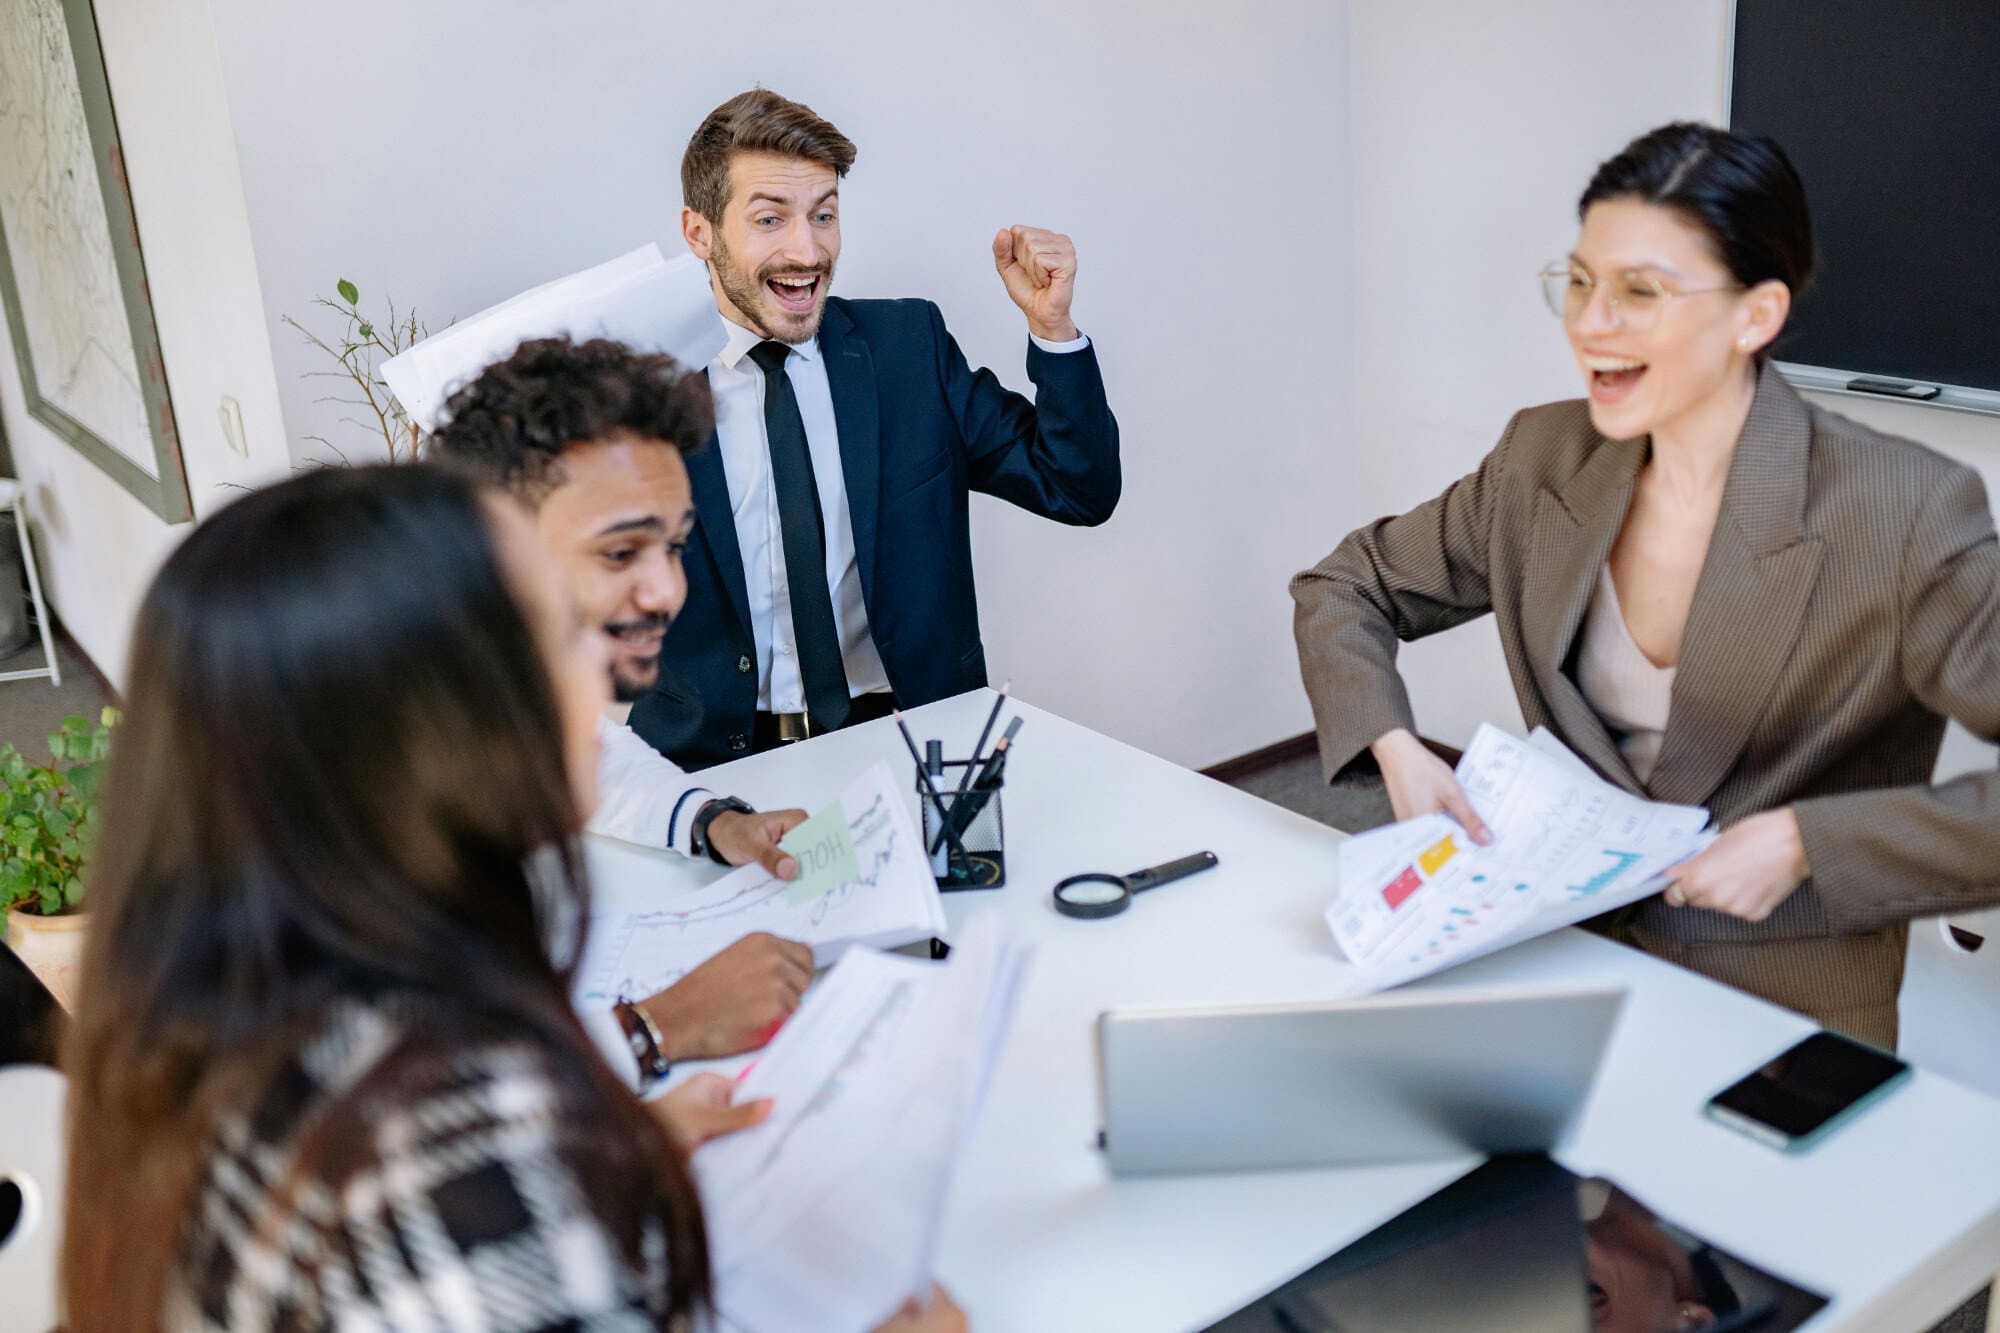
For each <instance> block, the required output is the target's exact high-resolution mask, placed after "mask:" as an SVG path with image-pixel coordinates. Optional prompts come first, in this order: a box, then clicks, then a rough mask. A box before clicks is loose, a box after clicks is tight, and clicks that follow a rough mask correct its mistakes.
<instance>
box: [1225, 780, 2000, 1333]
mask: <svg viewBox="0 0 2000 1333" xmlns="http://www.w3.org/2000/svg"><path fill="white" fill-rule="evenodd" d="M1236 786H1237V787H1239V788H1241V789H1242V790H1244V791H1247V792H1249V793H1250V794H1251V795H1253V796H1261V797H1263V798H1264V799H1265V800H1267V801H1269V802H1271V804H1273V805H1280V806H1283V807H1284V808H1285V809H1287V810H1292V811H1295V812H1297V813H1299V814H1302V815H1305V816H1306V817H1307V818H1309V819H1317V820H1318V821H1319V822H1320V823H1322V824H1331V825H1333V827H1335V828H1337V829H1339V830H1341V831H1342V832H1343V833H1359V832H1361V831H1362V830H1364V829H1371V828H1378V827H1380V826H1381V825H1383V824H1387V823H1389V822H1390V821H1391V820H1392V819H1393V818H1394V815H1393V813H1392V812H1391V811H1390V809H1389V795H1388V793H1387V792H1385V791H1384V790H1383V789H1382V786H1381V784H1380V783H1379V782H1378V783H1374V784H1371V785H1368V786H1356V787H1339V788H1334V787H1329V786H1327V785H1326V782H1325V781H1324V780H1323V779H1322V778H1321V777H1320V772H1319V756H1318V755H1306V756H1304V757H1303V758H1299V759H1290V760H1286V761H1285V762H1283V763H1280V764H1274V765H1272V766H1271V767H1269V768H1267V769H1265V770H1264V771H1262V772H1261V773H1257V774H1254V775H1252V776H1250V777H1248V778H1245V779H1243V780H1242V781H1240V782H1238V783H1237V784H1236ZM1986 1303H1987V1294H1986V1292H1984V1291H1981V1292H1979V1293H1978V1294H1976V1295H1974V1296H1973V1297H1972V1298H1971V1299H1970V1300H1968V1301H1966V1302H1965V1304H1963V1305H1961V1306H1960V1307H1959V1308H1958V1309H1956V1310H1954V1311H1952V1312H1951V1314H1950V1315H1948V1316H1946V1318H1945V1320H1944V1322H1943V1323H1941V1324H1938V1325H1937V1326H1936V1327H1935V1328H1933V1329H1931V1330H1930V1333H1985V1329H1986Z"/></svg>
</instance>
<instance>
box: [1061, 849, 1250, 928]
mask: <svg viewBox="0 0 2000 1333" xmlns="http://www.w3.org/2000/svg"><path fill="white" fill-rule="evenodd" d="M1215 865H1216V860H1215V853H1214V852H1196V853H1195V854H1194V855H1193V856H1183V857H1182V858H1181V859H1180V860H1178V861H1169V862H1167V863H1166V864H1165V865H1159V866H1149V867H1148V868H1147V869H1145V870H1135V871H1133V872H1132V873H1131V874H1129V875H1071V876H1070V877H1069V878H1068V879H1066V880H1063V881H1062V882H1061V883H1059V884H1057V885H1056V893H1055V898H1056V910H1057V911H1058V912H1061V913H1062V914H1063V915H1064V916H1073V917H1077V918H1079V919H1081V920H1084V921H1094V920H1096V919H1097V918H1099V917H1105V916H1117V915H1118V914H1119V913H1120V912H1122V911H1124V910H1125V909H1126V908H1128V907H1130V906H1131V905H1132V895H1133V894H1135V893H1144V892H1145V891H1146V890H1147V889H1157V888H1159V887H1160V886H1161V885H1162V884H1171V883H1173V882H1174V881H1175V880H1177V879H1186V878H1187V877H1188V876H1189V875H1198V874H1200V873H1201V872H1202V871H1204V870H1210V869H1213V868H1214V867H1215Z"/></svg>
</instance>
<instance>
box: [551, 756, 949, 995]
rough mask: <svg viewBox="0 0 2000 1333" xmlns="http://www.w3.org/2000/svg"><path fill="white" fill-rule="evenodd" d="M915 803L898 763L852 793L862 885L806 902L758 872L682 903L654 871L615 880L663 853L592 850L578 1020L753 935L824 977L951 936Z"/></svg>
mask: <svg viewBox="0 0 2000 1333" xmlns="http://www.w3.org/2000/svg"><path fill="white" fill-rule="evenodd" d="M904 800H905V798H904V795H903V793H902V791H901V789H900V788H899V787H898V786H897V785H896V783H895V779H894V778H893V777H892V776H891V775H890V771H889V765H888V764H887V763H886V762H878V763H876V764H875V765H874V766H872V767H871V768H869V769H868V770H867V771H866V772H865V773H863V774H861V775H860V776H859V777H857V778H855V779H854V780H853V781H852V782H850V783H849V784H848V785H847V787H846V789H845V790H844V791H842V792H841V795H840V804H841V808H842V809H844V810H845V811H846V812H847V820H848V831H849V834H850V836H851V837H852V839H853V843H854V854H855V859H856V869H857V872H858V873H857V874H856V875H855V876H854V878H852V879H849V880H843V881H840V882H838V883H833V884H829V885H827V886H826V887H825V888H824V889H823V890H822V891H821V892H819V893H817V894H815V895H812V896H810V897H807V898H805V899H803V900H802V901H798V902H794V901H792V898H793V897H794V895H793V894H792V893H791V888H792V886H791V885H790V884H787V883H786V882H785V881H784V880H781V879H776V878H773V877H772V876H771V875H769V874H767V873H766V872H765V871H764V870H763V869H762V868H761V867H758V866H754V865H752V866H743V867H741V868H740V869H737V870H733V871H731V872H730V873H728V874H727V875H724V876H723V877H722V878H720V879H717V880H714V881H712V882H711V883H708V884H705V885H703V886H702V887H700V888H697V889H687V890H683V891H680V892H675V891H672V890H667V889H662V888H660V887H658V886H657V883H649V882H648V879H649V878H650V877H649V876H648V875H646V874H645V872H644V870H643V869H641V870H639V872H638V873H633V869H632V868H631V867H626V866H622V865H621V866H620V867H619V868H618V872H617V873H614V874H607V873H604V870H605V869H606V868H608V867H609V864H610V863H612V862H617V861H622V860H632V859H637V860H639V861H640V862H641V863H642V865H643V864H644V863H646V862H647V861H649V860H650V858H651V857H653V856H654V855H656V853H653V852H648V851H644V850H642V849H639V848H634V847H628V846H626V845H624V844H620V843H615V842H612V841H609V840H606V839H596V838H593V839H590V840H588V842H587V844H586V848H585V855H586V856H587V857H588V859H589V861H590V863H591V865H592V867H593V873H592V875H591V880H592V883H593V884H594V885H596V886H597V887H596V889H595V892H594V899H593V902H592V904H591V913H590V935H589V938H588V940H587V941H586V942H585V944H584V950H583V957H582V959H581V960H580V962H579V964H578V967H577V969H576V985H575V993H574V996H573V999H574V1001H575V1003H576V1006H577V1008H578V1009H579V1010H580V1011H584V1012H585V1013H586V1014H588V1013H590V1012H593V1011H595V1010H599V1009H608V1008H609V1007H610V1005H611V1003H612V1001H614V1000H616V999H617V998H618V997H619V996H621V995H628V996H634V997H638V996H646V995H654V994H657V993H658V992H660V991H663V990H665V989H666V988H667V987H668V986H670V985H672V984H673V983H674V982H676V981H678V980H679V979H680V978H681V977H682V976H683V975H685V974H686V973H687V972H689V971H691V970H692V969H693V968H695V967H696V966H698V965H699V964H701V963H702V962H704V961H706V960H707V959H709V958H712V957H714V956H715V955H716V954H718V953H720V952H722V950H724V949H726V948H728V947H729V946H730V945H731V944H734V943H735V942H736V941H737V940H740V939H742V938H743V937H744V936H745V935H748V934H750V933H751V932H752V931H758V930H765V931H769V932H770V933H771V934H773V935H777V936H780V937H781V938H784V939H788V940H797V941H799V942H800V943H802V944H810V945H811V946H812V950H813V959H814V961H815V962H816V963H818V964H820V965H821V966H824V965H825V964H827V963H830V962H832V961H833V960H834V959H836V958H838V957H839V956H840V955H841V954H842V953H843V952H845V951H846V950H847V949H848V948H850V947H852V946H853V945H856V944H868V945H874V946H876V947H879V948H894V947H896V946H897V945H902V944H912V943H915V942H916V941H918V940H925V939H929V938H931V937H932V936H934V935H941V934H943V933H944V930H945V920H944V904H943V901H942V900H941V899H940V898H939V897H938V888H937V880H935V879H934V878H932V876H931V872H930V866H929V864H928V863H927V862H926V860H925V858H924V847H923V842H922V840H921V839H920V838H919V837H918V834H917V829H916V824H915V822H914V821H913V820H912V819H911V817H910V811H909V809H908V807H907V806H906V805H905V804H904Z"/></svg>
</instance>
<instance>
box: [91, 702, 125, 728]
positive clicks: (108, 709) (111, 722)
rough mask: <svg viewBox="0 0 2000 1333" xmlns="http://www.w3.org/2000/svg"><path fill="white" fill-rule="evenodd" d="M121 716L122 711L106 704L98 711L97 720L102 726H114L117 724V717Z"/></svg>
mask: <svg viewBox="0 0 2000 1333" xmlns="http://www.w3.org/2000/svg"><path fill="white" fill-rule="evenodd" d="M123 716H125V715H124V714H123V713H121V712H119V711H118V710H117V709H115V708H113V707H112V706H111V705H110V704H106V705H104V707H103V708H102V709H100V710H99V711H98V714H97V721H98V723H99V724H100V725H102V726H106V727H115V726H117V725H118V719H120V718H121V717H123Z"/></svg>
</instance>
